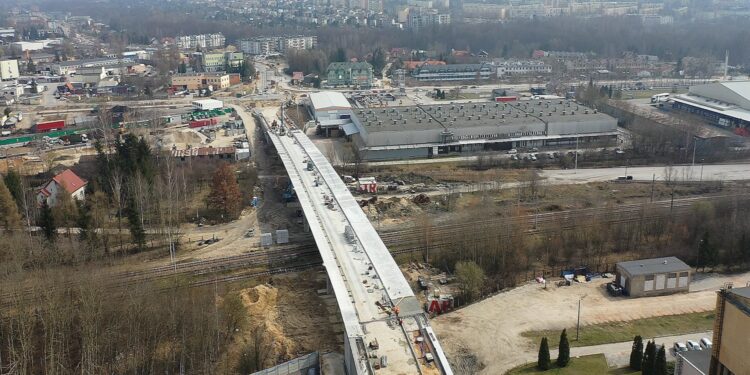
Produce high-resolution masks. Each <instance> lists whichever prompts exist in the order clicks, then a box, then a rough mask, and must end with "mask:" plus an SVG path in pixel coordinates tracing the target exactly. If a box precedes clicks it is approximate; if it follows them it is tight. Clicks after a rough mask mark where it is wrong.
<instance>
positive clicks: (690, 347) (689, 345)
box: [687, 340, 702, 351]
mask: <svg viewBox="0 0 750 375" xmlns="http://www.w3.org/2000/svg"><path fill="white" fill-rule="evenodd" d="M687 348H688V350H691V351H692V350H702V349H701V346H700V345H698V343H697V342H695V341H693V340H688V341H687Z"/></svg>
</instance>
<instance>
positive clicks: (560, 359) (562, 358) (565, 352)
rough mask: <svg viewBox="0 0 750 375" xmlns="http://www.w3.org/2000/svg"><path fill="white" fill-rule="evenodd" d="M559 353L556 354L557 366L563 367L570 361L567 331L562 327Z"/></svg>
mask: <svg viewBox="0 0 750 375" xmlns="http://www.w3.org/2000/svg"><path fill="white" fill-rule="evenodd" d="M559 348H560V349H559V353H558V355H557V366H558V367H565V366H567V365H568V362H570V343H569V342H568V333H567V332H566V330H565V329H563V331H562V333H561V334H560V346H559Z"/></svg>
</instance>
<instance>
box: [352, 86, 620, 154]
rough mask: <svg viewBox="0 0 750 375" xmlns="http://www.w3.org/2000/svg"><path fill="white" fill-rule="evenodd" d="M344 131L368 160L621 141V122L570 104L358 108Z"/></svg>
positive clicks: (522, 103) (528, 102)
mask: <svg viewBox="0 0 750 375" xmlns="http://www.w3.org/2000/svg"><path fill="white" fill-rule="evenodd" d="M353 115H354V116H353V117H352V121H353V125H352V126H346V125H344V127H343V128H342V129H343V130H344V132H345V133H346V135H347V136H350V137H351V139H352V140H353V141H354V142H355V143H356V145H357V148H358V150H359V151H360V154H361V155H363V158H364V159H367V160H397V159H406V158H428V157H434V156H441V155H449V154H456V153H471V152H481V151H493V150H509V149H511V148H518V147H532V146H533V147H541V146H547V145H573V144H575V143H576V140H578V141H579V142H580V143H591V142H599V143H600V144H607V143H613V142H614V141H615V140H616V139H617V120H616V119H614V118H613V117H611V116H608V115H606V114H602V113H598V112H597V111H596V110H592V109H589V108H586V107H584V106H581V105H579V104H576V103H575V102H573V101H569V100H564V99H561V100H533V101H517V102H508V103H492V102H489V103H488V102H484V103H464V104H439V105H424V106H408V107H389V108H357V109H354V110H353Z"/></svg>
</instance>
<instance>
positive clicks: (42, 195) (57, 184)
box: [36, 169, 88, 207]
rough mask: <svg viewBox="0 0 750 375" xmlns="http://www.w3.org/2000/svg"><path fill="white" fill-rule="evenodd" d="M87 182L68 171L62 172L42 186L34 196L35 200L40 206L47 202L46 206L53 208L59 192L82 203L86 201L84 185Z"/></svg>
mask: <svg viewBox="0 0 750 375" xmlns="http://www.w3.org/2000/svg"><path fill="white" fill-rule="evenodd" d="M87 184H88V181H86V180H84V179H82V178H80V177H78V175H77V174H75V173H73V171H71V170H70V169H66V170H64V171H62V172H61V173H60V174H58V175H56V176H55V177H52V179H51V180H50V181H49V182H47V183H46V184H44V186H42V188H41V189H39V192H38V193H37V195H36V200H37V202H38V203H39V205H41V204H42V203H43V202H45V201H46V202H47V205H48V206H50V207H53V206H54V205H55V204H57V196H58V195H59V193H60V192H61V191H63V190H64V191H67V192H68V193H69V194H70V196H71V197H72V198H73V199H76V200H79V201H82V200H84V199H86V185H87Z"/></svg>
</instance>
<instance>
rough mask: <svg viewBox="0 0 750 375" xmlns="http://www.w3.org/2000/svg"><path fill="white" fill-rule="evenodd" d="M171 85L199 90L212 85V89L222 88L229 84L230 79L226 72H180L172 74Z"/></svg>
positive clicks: (180, 88) (181, 88) (183, 88)
mask: <svg viewBox="0 0 750 375" xmlns="http://www.w3.org/2000/svg"><path fill="white" fill-rule="evenodd" d="M170 79H171V86H172V87H174V88H176V89H179V90H199V89H204V88H208V86H212V87H213V89H214V90H223V89H226V88H228V87H229V86H231V82H230V81H231V79H230V77H229V74H226V73H181V74H174V75H172V77H171V78H170Z"/></svg>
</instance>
